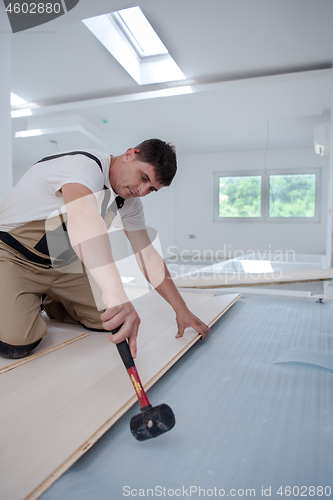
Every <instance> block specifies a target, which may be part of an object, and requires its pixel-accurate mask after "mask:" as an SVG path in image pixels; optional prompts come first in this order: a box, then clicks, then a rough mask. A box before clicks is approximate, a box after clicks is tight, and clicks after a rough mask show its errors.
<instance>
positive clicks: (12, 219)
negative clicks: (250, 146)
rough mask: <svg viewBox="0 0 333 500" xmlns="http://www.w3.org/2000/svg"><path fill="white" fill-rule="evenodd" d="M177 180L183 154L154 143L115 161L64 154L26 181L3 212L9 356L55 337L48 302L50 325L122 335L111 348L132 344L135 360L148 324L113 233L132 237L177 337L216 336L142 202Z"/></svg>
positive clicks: (1, 262)
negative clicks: (193, 304)
mask: <svg viewBox="0 0 333 500" xmlns="http://www.w3.org/2000/svg"><path fill="white" fill-rule="evenodd" d="M176 170H177V160H176V154H175V150H174V147H173V146H171V145H170V144H167V143H165V142H163V141H161V140H159V139H150V140H147V141H144V142H142V143H141V144H139V145H138V146H136V147H135V148H130V149H128V150H127V151H126V153H124V154H123V155H121V156H115V157H114V156H112V155H111V156H110V155H108V154H105V153H99V152H97V151H94V150H84V151H71V152H66V153H60V154H56V155H53V156H49V157H46V158H43V159H42V160H40V161H38V162H37V163H36V164H35V165H33V166H32V167H31V168H30V169H29V170H28V171H27V172H26V174H25V175H24V176H23V177H22V178H21V179H20V181H19V182H18V183H17V184H16V186H15V187H14V189H13V190H12V192H11V193H10V194H9V196H8V197H7V198H6V199H5V201H4V202H3V203H2V204H1V205H0V279H1V288H2V290H1V294H0V314H1V327H0V354H1V355H3V356H5V357H8V358H22V357H23V356H25V355H26V354H28V353H29V352H30V351H32V350H33V349H35V347H37V345H38V344H39V343H40V342H41V340H42V338H43V337H44V336H45V335H46V333H47V332H46V323H45V321H44V320H43V317H42V314H41V297H42V296H43V298H44V300H43V304H42V308H44V310H45V312H46V313H47V315H48V316H49V317H50V318H56V319H57V320H59V321H61V322H64V323H76V324H82V325H84V326H85V327H86V328H89V329H93V330H103V329H104V330H108V331H111V330H114V329H116V328H117V327H119V326H120V325H122V326H121V328H120V330H119V331H118V332H117V333H116V334H115V335H110V337H109V339H110V340H111V341H112V342H113V343H119V342H121V341H123V340H125V339H128V342H129V346H130V350H131V354H132V356H133V357H134V358H135V356H136V337H137V334H138V328H139V324H140V318H139V315H138V313H137V312H136V310H135V308H134V306H133V304H132V303H131V302H130V301H129V299H128V297H127V296H126V293H125V290H124V288H123V285H122V281H121V277H120V275H119V272H118V269H117V267H116V265H115V263H114V261H113V257H112V251H111V244H110V239H109V235H108V227H109V226H110V224H112V225H113V227H122V229H123V230H124V232H125V234H126V236H127V238H128V239H129V241H130V244H131V246H132V248H133V252H134V253H135V255H136V257H137V262H138V265H139V267H140V269H141V271H142V272H143V274H144V275H145V277H146V279H147V280H148V281H149V282H150V283H151V284H152V286H153V287H154V288H155V289H156V290H157V291H158V293H159V294H160V295H161V296H162V297H163V298H164V299H165V300H166V301H167V302H168V303H169V304H170V305H171V306H172V308H173V309H174V311H175V314H176V321H177V325H178V333H177V335H176V337H181V336H182V335H183V333H184V330H185V328H187V327H192V328H194V329H195V330H196V331H197V332H198V333H199V334H201V336H202V338H205V337H206V336H207V335H208V333H209V328H208V327H207V325H205V324H204V323H203V322H202V321H200V319H199V318H197V317H196V316H195V315H194V314H193V313H192V312H191V311H190V310H189V309H188V308H187V306H186V304H185V302H184V301H183V299H182V297H181V296H180V294H179V292H178V291H177V288H176V287H175V285H174V283H173V281H172V279H171V277H170V274H169V272H168V270H167V268H166V266H165V264H164V261H163V259H162V258H161V257H160V255H159V253H158V252H157V251H156V250H155V249H154V247H153V245H152V244H151V240H150V238H149V235H148V232H147V229H146V227H145V220H144V214H143V207H142V203H141V200H140V197H143V196H146V195H148V194H149V193H151V192H153V191H159V190H160V189H162V188H163V187H164V186H169V185H170V184H171V182H172V180H173V178H174V176H175V174H176ZM73 266H74V267H73ZM73 269H75V271H76V272H73ZM66 270H68V272H66ZM97 295H99V298H98V299H97ZM98 302H99V303H102V304H103V307H97V303H98ZM102 309H105V311H104V312H103V313H102V314H101V310H102Z"/></svg>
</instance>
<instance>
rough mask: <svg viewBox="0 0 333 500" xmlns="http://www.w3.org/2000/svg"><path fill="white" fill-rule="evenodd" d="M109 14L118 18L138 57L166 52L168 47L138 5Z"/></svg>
mask: <svg viewBox="0 0 333 500" xmlns="http://www.w3.org/2000/svg"><path fill="white" fill-rule="evenodd" d="M111 15H112V16H113V17H114V18H115V19H117V20H118V22H119V24H120V26H121V28H122V29H123V30H124V33H125V34H126V35H127V36H128V38H129V40H130V41H131V43H133V45H134V47H135V49H136V50H137V52H138V55H139V56H140V57H149V56H158V55H161V54H167V53H168V49H167V48H166V47H165V45H164V44H163V42H162V41H161V39H160V38H159V36H158V35H157V33H156V31H155V30H154V28H153V27H152V25H151V24H150V23H149V21H148V19H147V18H146V16H145V15H144V13H143V12H142V10H141V9H140V7H131V8H129V9H123V10H119V11H118V12H114V13H113V14H111Z"/></svg>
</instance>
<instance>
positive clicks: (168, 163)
mask: <svg viewBox="0 0 333 500" xmlns="http://www.w3.org/2000/svg"><path fill="white" fill-rule="evenodd" d="M135 149H136V150H138V151H139V156H138V160H140V161H142V162H143V163H149V164H150V165H152V166H153V167H154V170H155V175H156V180H157V181H158V182H160V183H161V184H163V185H164V186H170V184H171V182H172V180H173V178H174V176H175V175H176V172H177V157H176V148H175V147H174V146H172V145H171V144H170V143H166V142H164V141H161V140H160V139H148V140H146V141H143V142H141V143H140V144H138V145H137V146H136V147H135Z"/></svg>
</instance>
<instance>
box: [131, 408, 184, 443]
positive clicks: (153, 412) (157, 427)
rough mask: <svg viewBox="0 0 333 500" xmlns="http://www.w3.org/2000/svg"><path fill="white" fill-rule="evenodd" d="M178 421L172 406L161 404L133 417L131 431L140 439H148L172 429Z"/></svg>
mask: <svg viewBox="0 0 333 500" xmlns="http://www.w3.org/2000/svg"><path fill="white" fill-rule="evenodd" d="M175 423H176V419H175V415H174V413H173V411H172V410H171V408H170V406H168V405H166V404H161V405H159V406H153V407H151V408H148V409H147V410H143V411H142V413H139V414H138V415H134V417H132V418H131V423H130V427H131V431H132V434H133V436H134V437H135V439H137V440H138V441H146V439H151V438H155V437H158V436H160V435H161V434H164V433H165V432H168V431H170V430H171V429H172V428H173V427H174V425H175Z"/></svg>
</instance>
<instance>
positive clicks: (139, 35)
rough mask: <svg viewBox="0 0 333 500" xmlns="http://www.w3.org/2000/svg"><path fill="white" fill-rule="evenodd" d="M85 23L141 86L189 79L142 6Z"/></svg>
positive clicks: (91, 19) (93, 18)
mask: <svg viewBox="0 0 333 500" xmlns="http://www.w3.org/2000/svg"><path fill="white" fill-rule="evenodd" d="M82 22H83V23H84V24H85V26H86V27H87V28H88V29H89V30H90V31H91V33H92V34H93V35H94V36H95V37H96V38H97V39H98V40H99V41H100V42H101V44H102V45H104V47H105V48H106V49H107V50H108V51H109V52H110V54H111V55H112V56H113V57H114V58H115V59H116V60H117V61H118V63H119V64H121V66H122V67H123V68H124V69H125V70H126V71H127V73H128V74H129V75H130V76H131V77H132V78H133V79H134V80H135V81H136V82H137V83H138V84H139V85H147V84H150V83H163V82H172V81H177V80H185V79H186V77H185V75H184V73H183V72H182V71H181V69H180V68H179V66H177V64H176V63H175V61H174V60H173V59H172V57H171V56H170V54H169V52H168V50H167V48H166V47H165V46H164V45H163V43H162V41H161V40H160V38H159V37H158V35H157V34H156V32H155V31H154V29H153V27H152V26H151V25H150V24H149V21H148V20H147V18H146V17H145V15H144V14H143V12H142V11H141V9H140V7H132V8H130V9H123V10H119V11H118V12H113V13H112V14H106V15H102V16H97V17H91V18H89V19H84V20H83V21H82Z"/></svg>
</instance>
